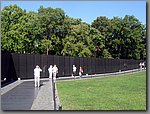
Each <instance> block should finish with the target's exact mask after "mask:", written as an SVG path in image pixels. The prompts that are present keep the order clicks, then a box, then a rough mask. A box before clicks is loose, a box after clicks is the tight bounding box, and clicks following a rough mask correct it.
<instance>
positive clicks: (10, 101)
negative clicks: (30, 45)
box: [1, 69, 139, 110]
mask: <svg viewBox="0 0 150 114" xmlns="http://www.w3.org/2000/svg"><path fill="white" fill-rule="evenodd" d="M137 71H139V70H138V69H135V70H129V71H123V72H116V73H107V74H95V75H87V76H83V78H82V79H84V78H91V77H95V78H96V77H103V76H110V75H117V74H125V73H133V72H137ZM70 79H71V80H74V79H80V78H79V76H77V77H76V78H74V77H60V78H58V79H57V80H70ZM40 83H41V85H40V87H39V88H35V87H34V80H33V79H31V80H18V81H16V82H14V83H11V84H9V85H7V86H5V87H2V88H1V109H2V110H54V109H56V110H58V109H59V108H60V107H59V106H60V102H59V97H58V93H57V90H55V93H56V102H54V100H53V97H54V96H53V86H52V81H51V80H49V79H48V78H47V79H41V81H40ZM55 103H56V105H54V104H55ZM55 106H56V107H55Z"/></svg>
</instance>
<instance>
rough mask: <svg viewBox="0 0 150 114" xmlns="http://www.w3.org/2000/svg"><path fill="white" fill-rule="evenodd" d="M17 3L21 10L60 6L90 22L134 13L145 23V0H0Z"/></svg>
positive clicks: (66, 11)
mask: <svg viewBox="0 0 150 114" xmlns="http://www.w3.org/2000/svg"><path fill="white" fill-rule="evenodd" d="M13 4H17V5H18V6H20V7H21V8H22V9H23V10H24V9H25V10H26V11H34V12H37V11H38V9H39V7H40V6H43V7H45V8H47V7H52V8H61V9H62V10H64V12H65V14H66V15H68V16H69V17H72V18H81V19H82V21H83V22H86V23H89V24H91V22H93V20H95V19H96V18H97V17H99V16H106V17H107V18H109V19H112V18H113V17H116V16H117V17H119V18H124V16H125V15H134V16H135V17H136V18H137V19H138V20H139V21H140V22H141V23H143V24H146V0H141V1H140V0H138V1H118V0H117V1H1V10H2V9H3V8H4V6H9V5H13Z"/></svg>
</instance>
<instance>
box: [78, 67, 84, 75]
mask: <svg viewBox="0 0 150 114" xmlns="http://www.w3.org/2000/svg"><path fill="white" fill-rule="evenodd" d="M82 73H83V68H82V67H81V66H80V69H79V76H80V78H82Z"/></svg>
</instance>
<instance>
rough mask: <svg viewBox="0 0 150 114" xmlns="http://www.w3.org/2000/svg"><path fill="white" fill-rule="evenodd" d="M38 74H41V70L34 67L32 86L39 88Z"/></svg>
mask: <svg viewBox="0 0 150 114" xmlns="http://www.w3.org/2000/svg"><path fill="white" fill-rule="evenodd" d="M40 72H42V69H41V68H40V67H39V66H38V65H36V67H35V69H34V86H35V87H40Z"/></svg>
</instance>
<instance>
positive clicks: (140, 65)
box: [139, 62, 142, 71]
mask: <svg viewBox="0 0 150 114" xmlns="http://www.w3.org/2000/svg"><path fill="white" fill-rule="evenodd" d="M139 67H140V71H141V70H142V63H141V62H140V64H139Z"/></svg>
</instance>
